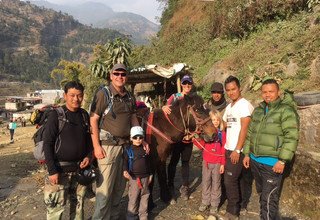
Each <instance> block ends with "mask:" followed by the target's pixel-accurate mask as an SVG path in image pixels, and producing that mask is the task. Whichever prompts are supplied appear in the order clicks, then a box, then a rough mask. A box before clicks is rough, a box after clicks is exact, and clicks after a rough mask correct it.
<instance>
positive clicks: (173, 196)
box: [169, 186, 177, 205]
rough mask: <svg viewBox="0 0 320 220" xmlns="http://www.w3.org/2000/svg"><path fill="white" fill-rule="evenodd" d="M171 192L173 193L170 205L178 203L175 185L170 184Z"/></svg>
mask: <svg viewBox="0 0 320 220" xmlns="http://www.w3.org/2000/svg"><path fill="white" fill-rule="evenodd" d="M169 192H170V194H171V200H170V205H175V204H177V199H176V193H175V189H174V186H169Z"/></svg>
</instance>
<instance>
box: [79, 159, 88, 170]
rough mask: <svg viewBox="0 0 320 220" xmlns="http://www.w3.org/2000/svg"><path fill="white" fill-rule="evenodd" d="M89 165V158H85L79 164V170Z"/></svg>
mask: <svg viewBox="0 0 320 220" xmlns="http://www.w3.org/2000/svg"><path fill="white" fill-rule="evenodd" d="M89 163H90V159H89V157H85V158H84V159H83V160H82V161H81V163H80V168H81V169H82V168H85V167H86V166H88V165H89Z"/></svg>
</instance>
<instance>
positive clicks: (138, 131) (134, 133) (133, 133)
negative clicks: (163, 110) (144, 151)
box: [130, 126, 144, 138]
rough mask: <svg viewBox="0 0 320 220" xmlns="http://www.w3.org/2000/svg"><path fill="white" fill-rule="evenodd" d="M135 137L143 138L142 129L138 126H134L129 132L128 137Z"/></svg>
mask: <svg viewBox="0 0 320 220" xmlns="http://www.w3.org/2000/svg"><path fill="white" fill-rule="evenodd" d="M137 135H140V136H144V134H143V128H142V127H140V126H134V127H132V128H131V130H130V137H131V138H132V137H134V136H137Z"/></svg>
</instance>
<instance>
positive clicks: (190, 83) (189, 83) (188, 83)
mask: <svg viewBox="0 0 320 220" xmlns="http://www.w3.org/2000/svg"><path fill="white" fill-rule="evenodd" d="M192 84H193V83H192V82H189V81H184V82H183V83H182V85H192Z"/></svg>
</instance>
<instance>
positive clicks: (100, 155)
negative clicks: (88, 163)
mask: <svg viewBox="0 0 320 220" xmlns="http://www.w3.org/2000/svg"><path fill="white" fill-rule="evenodd" d="M93 152H94V156H95V157H96V158H97V159H98V160H99V159H103V158H105V157H106V152H105V151H104V149H103V148H102V147H101V146H99V147H95V148H94V150H93Z"/></svg>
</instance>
